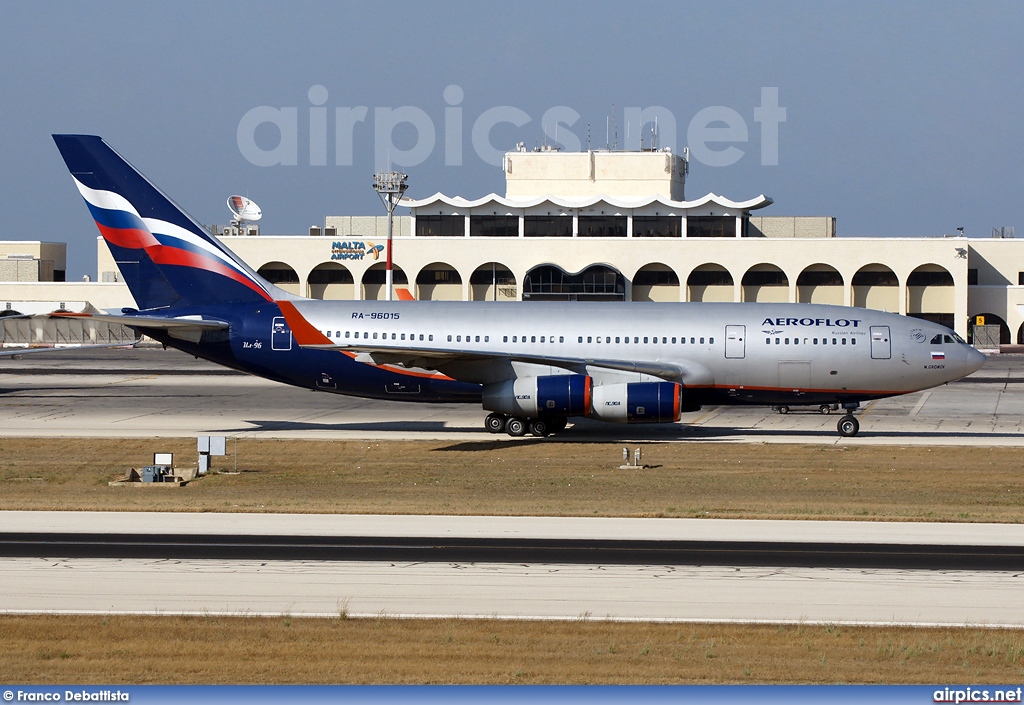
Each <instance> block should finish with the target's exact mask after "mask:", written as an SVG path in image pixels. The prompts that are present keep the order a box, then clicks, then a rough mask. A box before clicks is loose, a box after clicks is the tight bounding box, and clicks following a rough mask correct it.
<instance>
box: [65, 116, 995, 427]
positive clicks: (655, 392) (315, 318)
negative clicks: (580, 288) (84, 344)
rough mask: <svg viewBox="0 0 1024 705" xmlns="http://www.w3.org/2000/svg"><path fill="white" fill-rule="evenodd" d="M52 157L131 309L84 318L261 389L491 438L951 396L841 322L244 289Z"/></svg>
mask: <svg viewBox="0 0 1024 705" xmlns="http://www.w3.org/2000/svg"><path fill="white" fill-rule="evenodd" d="M54 140H55V141H56V143H57V147H58V148H59V149H60V153H61V155H62V156H63V157H64V161H65V162H66V163H67V166H68V169H70V171H71V175H72V177H73V178H74V182H75V186H77V187H78V190H79V192H80V193H81V194H82V196H83V197H84V198H85V202H86V204H87V205H88V207H89V211H90V213H91V214H92V217H93V219H94V220H95V221H96V225H97V226H98V227H99V230H100V233H101V234H102V235H103V238H104V239H105V240H106V243H107V245H108V246H109V248H110V251H111V253H112V254H113V257H114V260H115V261H116V262H117V265H118V267H119V268H120V271H121V274H122V276H123V277H124V281H125V282H126V283H127V284H128V287H129V288H130V290H131V292H132V295H133V296H134V297H135V301H136V304H137V305H138V307H139V308H138V309H137V310H136V309H122V311H121V313H120V314H109V315H108V314H100V315H98V316H97V317H99V318H103V319H109V320H113V321H117V322H120V323H123V324H125V325H128V326H130V327H132V328H134V329H136V330H138V331H140V332H141V333H144V334H145V335H148V336H150V337H152V338H154V339H156V340H158V341H161V342H163V343H164V344H166V345H170V346H173V347H175V348H179V349H181V350H183V351H185V352H188V353H191V354H193V355H196V356H198V357H201V358H205V359H207V360H211V361H213V362H216V363H219V364H222V365H226V366H228V367H232V368H235V369H238V370H242V371H245V372H249V373H252V374H255V375H259V376H261V377H266V378H268V379H272V380H276V381H278V382H283V383H286V384H292V385H297V386H300V387H306V388H309V389H316V390H322V391H326V392H336V393H338V394H347V395H353V396H359V397H368V398H376V399H390V400H405V401H419V402H466V403H474V404H482V406H483V408H484V409H485V410H487V411H489V412H491V413H490V414H489V415H488V416H487V417H486V419H485V421H484V426H485V427H486V429H487V430H488V431H491V432H493V433H503V432H504V433H508V434H510V435H512V436H521V435H524V434H527V433H530V434H533V435H535V436H546V435H548V434H549V433H552V432H558V431H561V430H562V429H564V428H565V427H566V424H567V421H568V420H569V419H570V418H573V417H583V416H586V417H589V418H591V419H598V420H601V421H609V422H614V423H673V422H675V421H678V420H679V417H680V414H681V413H683V412H689V411H696V410H698V409H700V407H701V405H705V404H714V405H719V404H765V405H767V404H774V405H787V406H789V405H806V404H822V405H826V404H827V405H832V404H840V405H842V406H843V408H844V409H846V410H847V413H846V414H845V415H843V416H842V417H841V418H840V420H839V422H838V431H839V433H840V434H842V435H844V436H853V435H855V434H856V433H857V431H858V430H859V423H858V421H857V419H856V417H855V416H854V415H853V414H852V410H853V409H855V408H857V406H858V404H859V403H860V402H862V401H865V400H869V399H878V398H881V397H888V396H893V395H898V394H906V393H908V392H914V391H917V390H921V389H926V388H928V387H933V386H936V385H939V384H943V383H945V382H950V381H952V380H956V379H959V378H960V377H963V376H965V375H968V374H970V373H971V372H974V371H975V370H977V369H979V368H980V367H981V366H982V364H984V362H985V356H984V355H982V354H981V353H979V352H978V351H977V350H975V349H974V348H973V347H971V346H969V345H967V343H965V342H964V341H963V340H962V339H961V338H960V337H959V336H957V335H956V334H955V333H954V332H953V331H951V330H949V329H948V328H944V327H942V326H939V325H936V324H934V323H931V322H928V321H923V320H918V319H913V318H907V317H904V316H899V315H895V314H890V313H883V312H879V311H871V310H866V309H859V308H848V307H842V306H823V305H815V304H774V303H772V304H768V303H764V304H761V303H618V302H616V303H597V302H592V303H582V302H569V303H551V302H503V303H484V302H432V301H321V300H312V299H305V298H302V297H299V296H296V295H293V294H291V293H288V292H285V291H283V290H281V289H279V288H278V287H275V286H274V285H273V284H271V283H269V282H267V281H266V280H264V279H263V278H262V277H260V276H259V275H258V274H257V273H256V272H255V271H253V270H252V268H250V267H249V266H248V265H246V264H245V262H243V261H242V260H241V259H240V258H239V257H238V256H237V255H235V254H234V253H233V252H231V251H230V250H229V249H228V248H227V247H225V246H224V245H223V244H222V243H221V242H219V241H218V240H217V239H216V238H214V237H213V236H212V235H210V233H208V232H207V231H206V230H205V229H204V228H203V227H202V226H200V225H199V224H198V223H197V222H196V221H195V220H193V219H192V218H191V217H190V216H189V215H188V214H186V213H185V212H184V211H182V210H181V209H180V208H179V207H178V206H177V205H175V204H174V202H173V201H171V200H170V199H169V198H167V197H166V196H164V195H163V193H161V192H160V190H159V189H157V188H156V187H155V186H154V185H153V184H152V183H150V182H149V180H148V179H146V177H144V176H143V175H142V174H140V173H139V172H138V171H137V170H136V169H135V168H134V167H132V165H131V164H129V163H128V162H127V161H126V160H125V159H123V158H122V157H121V156H120V155H119V154H117V152H115V151H114V150H113V149H111V148H110V147H109V146H108V145H107V144H106V143H105V142H104V141H103V140H102V139H101V138H99V137H95V136H86V135H55V136H54Z"/></svg>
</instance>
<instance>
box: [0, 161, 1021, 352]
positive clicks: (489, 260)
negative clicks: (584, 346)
mask: <svg viewBox="0 0 1024 705" xmlns="http://www.w3.org/2000/svg"><path fill="white" fill-rule="evenodd" d="M688 166H689V165H688V163H687V161H686V159H685V158H684V157H683V156H681V155H677V154H674V153H672V152H670V151H667V150H656V151H641V152H626V151H588V152H573V153H569V152H561V151H557V150H540V151H525V150H520V151H514V152H509V153H508V154H506V155H505V159H504V163H503V167H502V168H503V170H504V172H505V179H506V190H505V194H504V196H499V195H497V194H490V195H488V196H484V197H482V198H477V199H475V200H469V199H466V198H463V197H459V196H447V195H444V194H441V193H438V194H435V195H434V196H431V197H429V198H423V199H416V200H410V199H406V200H403V201H402V202H401V204H400V207H405V208H406V209H408V215H399V216H397V217H396V218H395V221H394V243H393V253H394V263H395V276H394V279H395V284H396V286H401V287H406V288H408V289H409V290H410V292H411V293H412V294H413V295H414V296H415V297H416V298H417V299H421V300H442V299H443V300H464V301H519V300H531V301H552V300H559V301H564V300H575V301H757V302H801V303H824V304H840V305H850V306H860V307H865V308H872V309H879V310H886V311H890V312H898V313H901V314H906V315H910V316H917V317H920V318H926V319H929V320H932V321H936V322H939V323H942V324H944V325H947V326H949V327H951V328H953V329H954V330H956V331H957V332H958V333H960V334H961V335H963V336H965V337H969V336H971V335H972V334H973V330H974V323H975V322H976V317H977V316H979V315H980V316H984V323H985V324H986V325H987V326H995V325H998V326H999V329H998V332H997V331H996V330H995V329H994V328H986V329H985V330H986V332H987V335H988V337H987V338H986V341H980V340H979V341H975V342H976V344H978V343H981V342H984V344H980V345H979V347H986V348H992V347H994V346H996V345H998V344H999V343H1002V344H1016V343H1024V242H1018V241H1016V240H1014V239H1012V238H991V239H988V238H986V239H979V238H965V237H913V238H890V237H872V238H846V237H836V221H835V219H834V218H832V217H827V216H824V217H819V216H773V215H767V214H765V212H766V209H767V208H768V206H771V205H772V203H773V202H772V200H771V199H770V198H768V197H766V196H756V197H753V198H747V199H746V200H739V201H737V200H733V199H731V198H727V197H723V196H718V195H716V194H711V193H709V194H706V195H704V196H701V197H699V198H696V199H693V200H687V199H686V194H685V186H686V175H687V172H688ZM86 223H87V220H83V227H85V225H86ZM386 223H387V218H386V217H385V216H355V215H344V216H327V217H326V218H325V219H324V224H323V225H322V226H319V225H317V226H313V227H311V228H310V231H309V234H308V235H302V236H266V235H258V234H257V233H258V230H256V229H254V228H253V229H249V228H246V229H245V230H244V231H243V232H244V233H245V234H240V233H239V232H238V230H237V229H234V228H231V227H227V228H222V227H216V226H215V228H214V229H215V232H216V233H217V235H218V236H219V237H220V238H221V239H222V240H223V241H224V243H225V244H226V245H227V246H228V247H229V248H231V249H232V250H233V251H234V252H236V253H237V254H238V255H239V256H241V257H242V258H243V259H244V260H245V261H246V262H247V263H248V264H249V265H250V266H251V267H252V268H253V269H255V270H257V271H258V272H259V273H260V274H261V275H263V276H264V277H265V278H267V279H269V280H270V281H272V282H273V283H275V284H277V285H278V286H280V287H282V288H284V289H286V290H288V291H291V292H293V293H296V294H301V295H303V296H309V297H314V298H321V299H348V300H353V299H363V300H372V299H383V298H384V297H385V292H384V277H385V273H384V266H385V265H384V263H385V256H384V245H385V243H386V240H387V225H386ZM97 242H98V245H97V246H98V261H99V267H98V270H99V271H98V276H97V281H95V282H62V281H61V279H63V272H64V270H65V262H64V249H63V245H62V244H61V243H42V242H35V243H32V242H4V243H0V308H6V309H9V310H17V311H20V312H22V313H42V312H44V311H46V310H53V309H55V308H66V309H68V310H80V309H84V308H87V307H89V306H92V307H95V308H98V309H104V308H115V307H122V306H134V302H133V300H132V297H131V294H130V293H129V291H128V289H127V287H126V286H125V285H124V284H123V282H122V281H121V277H120V273H119V272H118V270H117V266H116V264H115V263H114V261H113V258H112V257H111V255H110V253H109V251H108V250H107V248H106V245H105V243H104V242H103V240H102V239H98V240H97ZM996 336H997V337H998V340H995V337H996Z"/></svg>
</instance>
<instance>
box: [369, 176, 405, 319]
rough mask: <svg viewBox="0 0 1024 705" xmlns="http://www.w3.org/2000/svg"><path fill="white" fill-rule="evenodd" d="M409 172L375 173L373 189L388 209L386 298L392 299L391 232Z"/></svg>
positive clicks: (385, 271) (385, 272)
mask: <svg viewBox="0 0 1024 705" xmlns="http://www.w3.org/2000/svg"><path fill="white" fill-rule="evenodd" d="M408 179H409V175H408V174H402V173H400V172H397V171H379V172H377V173H376V174H374V175H373V190H374V191H376V192H377V195H378V196H380V200H381V203H383V204H384V207H385V208H387V210H388V251H387V261H386V263H385V265H384V266H385V269H384V288H385V290H386V291H385V297H386V298H385V300H386V301H391V293H392V290H393V289H394V273H393V271H392V269H391V234H392V227H393V219H394V213H395V208H396V207H398V202H399V201H401V200H402V194H403V193H405V191H406V189H408V188H409V184H408V183H406V182H407V180H408Z"/></svg>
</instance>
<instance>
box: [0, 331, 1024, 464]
mask: <svg viewBox="0 0 1024 705" xmlns="http://www.w3.org/2000/svg"><path fill="white" fill-rule="evenodd" d="M858 415H859V417H860V423H861V432H860V435H858V436H857V437H856V438H855V439H852V440H851V439H844V438H841V437H839V436H838V434H837V433H836V429H835V424H836V421H837V415H836V414H832V415H824V414H820V413H818V412H817V411H816V410H811V409H808V410H801V409H799V408H796V407H794V409H793V411H792V412H791V413H789V414H786V415H782V414H777V413H774V412H772V411H771V410H770V409H767V408H765V407H705V408H704V409H703V410H702V411H700V412H698V413H694V414H686V415H684V416H683V420H682V422H681V423H679V424H667V425H651V426H617V425H613V424H603V423H600V422H594V421H589V420H586V419H580V420H578V421H577V422H575V423H573V424H572V425H571V426H570V427H569V429H567V431H566V432H564V433H563V434H561V438H562V439H563V440H566V439H579V440H581V441H595V440H606V441H609V442H618V441H643V440H648V441H654V440H657V441H682V442H685V441H693V440H715V441H722V442H777V443H851V442H853V443H860V444H893V443H898V444H901V445H903V444H924V445H950V444H956V445H1013V446H1019V445H1024V356H1018V355H1004V356H993V357H992V358H990V360H989V362H988V364H986V366H985V367H984V368H982V369H981V370H979V371H978V372H976V373H975V374H973V375H971V376H970V377H968V378H966V379H964V380H962V381H960V382H956V383H953V384H949V385H944V386H941V387H936V388H934V389H931V390H926V391H924V392H917V393H914V394H908V395H905V396H902V397H894V398H890V399H882V400H879V401H876V402H871V403H869V404H867V405H865V407H864V408H863V409H862V410H861V411H860V412H858ZM483 416H484V413H483V412H482V411H481V410H480V409H479V408H478V407H477V406H476V405H452V404H411V403H402V402H388V401H378V400H365V399H354V398H350V397H344V396H340V395H336V394H328V393H322V392H319V393H318V392H310V391H306V390H301V389H296V388H294V387H289V386H286V385H282V384H278V383H275V382H269V381H266V380H262V379H259V378H256V377H251V376H248V375H244V374H241V373H236V372H233V371H231V370H227V369H224V368H221V367H218V366H216V365H213V364H212V363H208V362H205V361H201V360H196V359H194V358H192V357H190V356H188V355H185V354H183V353H180V352H178V351H174V350H163V349H160V348H140V349H135V350H121V349H116V350H81V351H67V352H64V351H61V352H55V353H47V354H36V355H25V356H24V357H21V358H18V359H9V358H8V359H2V360H0V428H2V429H3V434H4V435H8V436H51V437H52V436H67V437H72V436H119V437H127V436H164V437H171V436H192V435H200V434H209V433H216V434H225V435H231V436H237V437H240V438H245V437H264V438H348V439H353V438H360V439H375V440H401V439H418V440H435V439H443V440H472V439H479V438H480V437H481V435H482V434H483V433H484V431H483V428H482V424H483ZM502 437H504V436H502Z"/></svg>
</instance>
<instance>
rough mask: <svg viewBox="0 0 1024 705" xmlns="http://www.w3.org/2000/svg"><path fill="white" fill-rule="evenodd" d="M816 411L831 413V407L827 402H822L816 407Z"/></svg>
mask: <svg viewBox="0 0 1024 705" xmlns="http://www.w3.org/2000/svg"><path fill="white" fill-rule="evenodd" d="M818 411H820V412H821V413H823V414H826V415H827V414H831V413H832V407H831V406H829V405H828V404H822V405H821V406H819V407H818Z"/></svg>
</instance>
